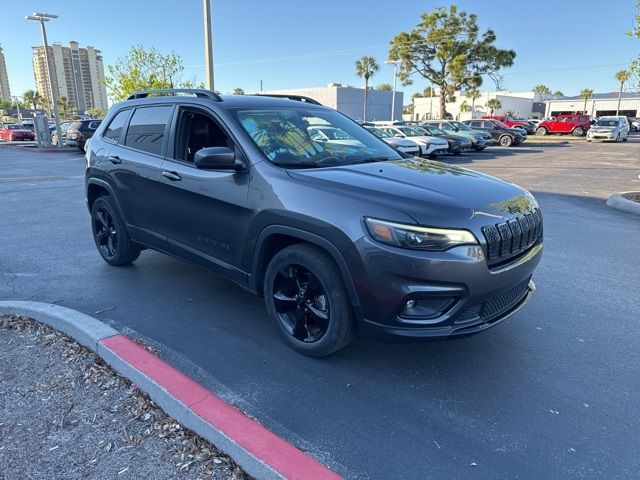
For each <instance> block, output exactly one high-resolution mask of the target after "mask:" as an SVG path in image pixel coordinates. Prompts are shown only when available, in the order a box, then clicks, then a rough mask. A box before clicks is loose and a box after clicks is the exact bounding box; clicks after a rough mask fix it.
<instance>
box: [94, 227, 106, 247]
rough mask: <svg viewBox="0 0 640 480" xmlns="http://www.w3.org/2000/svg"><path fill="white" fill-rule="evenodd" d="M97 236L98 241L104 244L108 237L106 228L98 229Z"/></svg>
mask: <svg viewBox="0 0 640 480" xmlns="http://www.w3.org/2000/svg"><path fill="white" fill-rule="evenodd" d="M96 238H97V239H98V243H99V244H100V245H104V242H105V241H106V239H107V232H106V231H105V230H98V231H97V232H96Z"/></svg>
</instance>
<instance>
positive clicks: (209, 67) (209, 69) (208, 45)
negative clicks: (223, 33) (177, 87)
mask: <svg viewBox="0 0 640 480" xmlns="http://www.w3.org/2000/svg"><path fill="white" fill-rule="evenodd" d="M204 65H205V70H206V72H205V76H206V82H205V84H206V86H207V89H209V90H211V91H213V90H214V88H215V87H214V82H213V32H212V31H211V0H204Z"/></svg>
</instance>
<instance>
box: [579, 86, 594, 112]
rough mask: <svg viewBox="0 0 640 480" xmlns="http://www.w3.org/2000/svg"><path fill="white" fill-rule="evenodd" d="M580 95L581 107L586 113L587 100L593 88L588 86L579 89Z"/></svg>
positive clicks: (591, 95) (591, 94)
mask: <svg viewBox="0 0 640 480" xmlns="http://www.w3.org/2000/svg"><path fill="white" fill-rule="evenodd" d="M580 96H581V97H582V98H584V107H583V108H582V112H583V113H585V114H586V113H587V100H589V99H590V98H591V97H593V90H591V89H590V88H583V89H582V90H580Z"/></svg>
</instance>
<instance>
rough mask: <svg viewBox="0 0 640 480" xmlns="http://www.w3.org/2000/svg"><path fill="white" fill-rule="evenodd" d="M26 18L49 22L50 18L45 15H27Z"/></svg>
mask: <svg viewBox="0 0 640 480" xmlns="http://www.w3.org/2000/svg"><path fill="white" fill-rule="evenodd" d="M24 19H25V20H35V21H36V22H48V21H49V19H48V18H44V17H34V16H33V15H27V16H26V17H24Z"/></svg>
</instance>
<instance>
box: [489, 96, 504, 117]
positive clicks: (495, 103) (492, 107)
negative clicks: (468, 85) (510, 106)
mask: <svg viewBox="0 0 640 480" xmlns="http://www.w3.org/2000/svg"><path fill="white" fill-rule="evenodd" d="M487 107H489V115H493V114H494V112H495V111H496V110H498V109H500V108H501V107H502V103H500V100H498V99H497V98H491V99H489V101H488V102H487Z"/></svg>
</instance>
